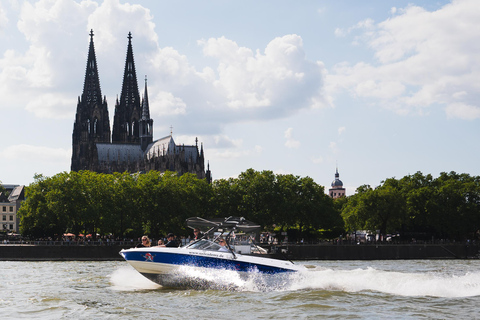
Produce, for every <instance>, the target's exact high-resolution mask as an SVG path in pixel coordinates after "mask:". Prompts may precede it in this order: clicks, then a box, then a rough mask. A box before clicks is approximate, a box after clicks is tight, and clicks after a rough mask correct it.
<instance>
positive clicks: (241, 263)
mask: <svg viewBox="0 0 480 320" xmlns="http://www.w3.org/2000/svg"><path fill="white" fill-rule="evenodd" d="M186 224H187V226H188V227H189V228H191V229H194V228H197V229H199V230H201V231H203V236H202V237H201V238H200V239H198V240H195V241H192V242H190V243H188V244H186V245H185V246H182V247H178V248H177V247H174V248H172V247H162V246H158V247H142V248H131V249H123V250H121V251H120V255H121V256H122V257H123V258H124V259H125V260H126V261H127V262H128V263H129V264H130V265H131V266H132V267H134V268H135V269H136V270H137V271H138V272H140V273H141V274H142V275H143V276H145V277H146V278H148V279H150V280H152V281H154V282H156V283H158V284H160V285H168V286H179V285H180V286H185V284H187V286H189V285H191V284H192V279H191V277H190V279H186V278H187V276H186V275H187V274H188V272H185V270H186V269H187V270H188V269H195V270H196V271H200V272H202V271H203V272H205V271H211V270H226V271H228V272H232V271H234V272H235V273H238V274H240V275H242V276H243V277H245V276H246V275H249V274H262V275H278V274H284V275H285V274H289V273H292V272H297V271H300V270H303V269H304V267H303V266H301V265H296V264H294V263H293V262H292V261H289V260H280V259H273V258H269V257H267V255H265V254H264V250H260V249H261V248H257V247H255V246H252V250H251V252H257V253H251V252H245V245H238V246H235V243H236V240H235V239H236V238H238V234H251V233H252V232H255V231H257V230H259V229H260V226H259V225H257V224H255V223H253V222H251V221H248V220H246V219H244V218H239V217H228V218H225V219H218V218H217V219H204V218H200V217H193V218H189V219H187V221H186ZM220 239H222V240H224V241H225V245H224V246H222V245H220V243H219V240H220ZM249 247H250V246H249ZM239 248H241V249H242V253H239V252H240V250H239ZM258 252H260V253H258ZM197 278H198V277H197ZM193 280H195V279H193ZM193 282H194V281H193Z"/></svg>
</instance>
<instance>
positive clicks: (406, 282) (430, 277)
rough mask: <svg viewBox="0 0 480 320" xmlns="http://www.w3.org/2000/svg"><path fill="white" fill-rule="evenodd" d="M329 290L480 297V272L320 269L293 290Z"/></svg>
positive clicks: (301, 276) (301, 279) (300, 277)
mask: <svg viewBox="0 0 480 320" xmlns="http://www.w3.org/2000/svg"><path fill="white" fill-rule="evenodd" d="M307 289H314V290H327V291H342V292H352V293H369V292H370V293H375V292H377V293H384V294H390V295H396V296H409V297H420V296H422V297H423V296H431V297H444V298H460V297H473V296H480V272H468V273H465V274H463V275H452V274H447V273H444V272H419V273H410V272H398V271H383V270H378V269H375V268H371V267H368V268H365V269H354V270H334V269H316V270H312V271H308V274H305V273H300V274H298V278H297V279H296V281H294V282H293V284H292V286H291V287H290V290H307Z"/></svg>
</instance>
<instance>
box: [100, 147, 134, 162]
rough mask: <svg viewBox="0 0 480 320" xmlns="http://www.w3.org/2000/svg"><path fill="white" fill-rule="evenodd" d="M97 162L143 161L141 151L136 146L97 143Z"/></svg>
mask: <svg viewBox="0 0 480 320" xmlns="http://www.w3.org/2000/svg"><path fill="white" fill-rule="evenodd" d="M97 153H98V161H100V162H101V161H107V162H110V161H120V162H128V161H137V160H139V159H143V151H142V148H141V147H140V145H138V144H115V143H97Z"/></svg>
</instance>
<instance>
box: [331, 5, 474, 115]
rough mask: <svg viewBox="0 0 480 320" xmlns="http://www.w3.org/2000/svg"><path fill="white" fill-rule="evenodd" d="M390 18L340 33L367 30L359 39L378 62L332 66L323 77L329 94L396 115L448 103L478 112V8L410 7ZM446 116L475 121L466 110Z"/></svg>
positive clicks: (451, 6) (453, 6) (470, 111)
mask: <svg viewBox="0 0 480 320" xmlns="http://www.w3.org/2000/svg"><path fill="white" fill-rule="evenodd" d="M392 13H395V14H396V15H395V16H394V17H391V18H389V19H387V20H385V21H382V22H380V23H378V24H372V23H370V22H368V23H365V21H363V22H361V23H360V24H357V25H356V26H354V27H352V28H350V29H348V30H347V32H344V33H346V34H348V33H350V32H352V31H353V30H356V29H359V30H363V29H364V28H366V29H368V32H365V33H364V34H363V35H362V37H361V39H363V40H364V41H365V42H366V44H367V45H368V46H369V47H370V48H372V49H373V50H374V51H375V58H376V59H377V62H376V63H375V64H373V63H372V64H370V63H365V62H361V63H357V64H355V65H353V66H352V65H350V64H348V63H340V64H337V65H336V66H335V68H334V70H333V71H334V72H332V73H331V74H330V75H329V76H327V83H328V86H327V87H328V92H330V93H334V92H337V91H338V90H341V89H346V90H348V91H350V92H351V93H352V94H353V95H355V96H357V97H358V98H363V99H367V100H368V101H370V102H373V103H378V105H380V106H382V107H385V108H389V109H392V110H394V111H396V112H398V113H401V114H407V113H412V112H414V113H419V114H423V113H425V111H424V110H425V108H428V107H430V106H434V105H447V106H448V105H450V104H452V103H453V104H456V103H461V104H464V105H469V106H473V107H478V106H479V102H478V101H480V84H479V82H478V81H477V79H478V78H480V56H479V55H478V52H480V43H479V42H478V39H479V38H480V29H479V28H478V21H479V20H480V11H479V10H478V2H477V1H475V0H462V1H453V2H452V3H450V4H447V5H445V6H443V7H442V8H440V9H438V10H436V11H432V12H430V11H427V10H425V9H423V8H421V7H417V6H413V5H411V6H408V7H406V8H405V9H403V10H399V9H397V10H393V11H392ZM459 21H461V23H459ZM360 26H363V27H362V28H363V29H362V28H361V27H360ZM459 92H462V94H461V95H459V94H458V93H459ZM446 110H447V112H449V113H448V115H449V116H454V117H459V118H462V119H472V117H473V118H475V117H476V113H475V112H472V109H471V108H457V111H456V112H452V111H451V108H450V107H447V108H446Z"/></svg>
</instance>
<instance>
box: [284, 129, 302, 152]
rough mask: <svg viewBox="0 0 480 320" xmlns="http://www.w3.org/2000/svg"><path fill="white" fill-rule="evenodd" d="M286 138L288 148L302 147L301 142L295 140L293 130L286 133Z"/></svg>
mask: <svg viewBox="0 0 480 320" xmlns="http://www.w3.org/2000/svg"><path fill="white" fill-rule="evenodd" d="M285 138H286V139H287V141H285V146H286V147H287V148H298V147H300V141H298V140H295V139H293V128H288V129H287V130H286V131H285Z"/></svg>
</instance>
